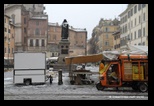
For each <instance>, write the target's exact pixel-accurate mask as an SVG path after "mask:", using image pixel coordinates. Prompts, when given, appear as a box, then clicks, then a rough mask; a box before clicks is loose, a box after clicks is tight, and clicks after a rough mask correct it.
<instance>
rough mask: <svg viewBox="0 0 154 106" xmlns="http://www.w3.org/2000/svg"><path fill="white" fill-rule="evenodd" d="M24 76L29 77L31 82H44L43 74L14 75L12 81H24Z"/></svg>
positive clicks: (17, 82)
mask: <svg viewBox="0 0 154 106" xmlns="http://www.w3.org/2000/svg"><path fill="white" fill-rule="evenodd" d="M25 78H31V80H32V83H45V75H24V76H14V83H15V84H19V83H24V82H23V81H24V79H25Z"/></svg>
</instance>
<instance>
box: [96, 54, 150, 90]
mask: <svg viewBox="0 0 154 106" xmlns="http://www.w3.org/2000/svg"><path fill="white" fill-rule="evenodd" d="M105 64H106V65H105V68H104V70H105V72H104V73H102V74H101V75H100V81H99V82H98V83H97V84H96V88H97V89H98V90H103V89H104V88H108V87H132V89H133V90H139V91H141V92H146V91H148V56H147V55H137V54H136V55H119V57H118V59H117V60H106V61H105ZM111 70H112V71H111ZM113 71H114V72H115V73H116V74H117V79H114V78H112V79H111V77H110V74H111V72H113Z"/></svg>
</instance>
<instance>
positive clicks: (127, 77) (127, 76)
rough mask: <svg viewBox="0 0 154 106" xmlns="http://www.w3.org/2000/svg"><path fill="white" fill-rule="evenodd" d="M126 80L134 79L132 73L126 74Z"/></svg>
mask: <svg viewBox="0 0 154 106" xmlns="http://www.w3.org/2000/svg"><path fill="white" fill-rule="evenodd" d="M124 80H132V74H124Z"/></svg>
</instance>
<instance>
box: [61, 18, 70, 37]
mask: <svg viewBox="0 0 154 106" xmlns="http://www.w3.org/2000/svg"><path fill="white" fill-rule="evenodd" d="M61 38H62V39H67V38H68V23H67V21H66V19H64V21H63V23H62V33H61Z"/></svg>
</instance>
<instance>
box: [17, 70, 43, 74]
mask: <svg viewBox="0 0 154 106" xmlns="http://www.w3.org/2000/svg"><path fill="white" fill-rule="evenodd" d="M33 74H34V75H44V74H45V72H44V70H22V71H21V70H16V71H15V75H33Z"/></svg>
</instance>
